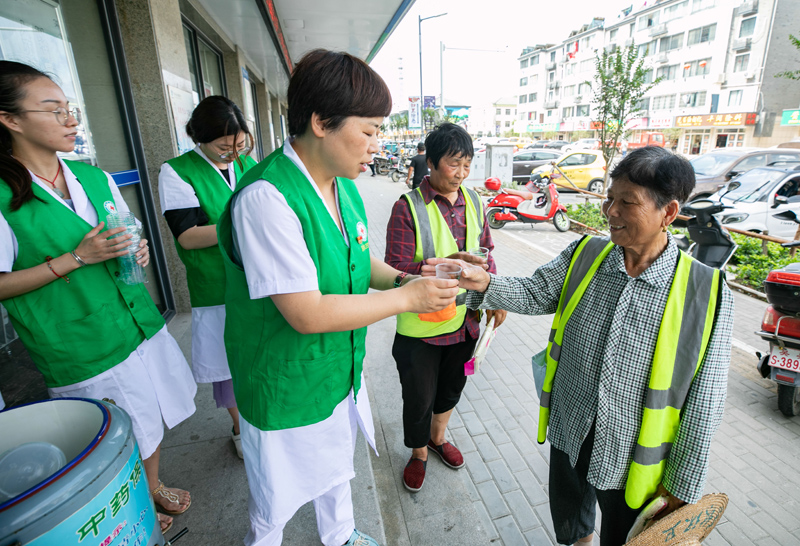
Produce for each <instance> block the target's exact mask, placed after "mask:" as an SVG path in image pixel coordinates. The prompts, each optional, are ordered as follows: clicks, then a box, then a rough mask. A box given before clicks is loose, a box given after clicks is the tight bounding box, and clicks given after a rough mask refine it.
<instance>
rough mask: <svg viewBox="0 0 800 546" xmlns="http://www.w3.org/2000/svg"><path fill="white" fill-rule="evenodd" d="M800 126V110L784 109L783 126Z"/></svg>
mask: <svg viewBox="0 0 800 546" xmlns="http://www.w3.org/2000/svg"><path fill="white" fill-rule="evenodd" d="M797 126H800V110H784V111H783V115H782V116H781V127H797Z"/></svg>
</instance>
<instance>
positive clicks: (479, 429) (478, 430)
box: [458, 411, 486, 436]
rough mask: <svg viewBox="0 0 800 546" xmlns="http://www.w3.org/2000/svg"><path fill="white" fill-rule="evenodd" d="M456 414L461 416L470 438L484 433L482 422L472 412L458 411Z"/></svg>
mask: <svg viewBox="0 0 800 546" xmlns="http://www.w3.org/2000/svg"><path fill="white" fill-rule="evenodd" d="M458 413H459V414H460V415H461V420H462V421H463V422H464V425H465V426H466V427H467V430H468V431H469V433H470V434H471V435H472V436H476V435H478V434H485V433H486V428H484V426H483V422H482V421H481V419H480V418H479V417H478V416H477V415H476V414H475V412H474V411H468V412H462V411H459V412H458Z"/></svg>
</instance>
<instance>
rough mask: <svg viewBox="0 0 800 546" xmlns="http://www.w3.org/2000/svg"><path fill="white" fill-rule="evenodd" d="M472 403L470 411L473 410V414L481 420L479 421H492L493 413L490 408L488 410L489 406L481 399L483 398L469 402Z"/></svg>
mask: <svg viewBox="0 0 800 546" xmlns="http://www.w3.org/2000/svg"><path fill="white" fill-rule="evenodd" d="M470 402H471V403H472V409H473V410H475V413H477V414H478V416H479V417H480V418H481V421H486V420H488V419H492V418H493V417H494V413H492V410H491V408H489V404H487V403H486V400H484V399H483V396H481V397H480V398H478V399H476V400H470Z"/></svg>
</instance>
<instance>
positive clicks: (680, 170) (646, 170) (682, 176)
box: [611, 146, 695, 208]
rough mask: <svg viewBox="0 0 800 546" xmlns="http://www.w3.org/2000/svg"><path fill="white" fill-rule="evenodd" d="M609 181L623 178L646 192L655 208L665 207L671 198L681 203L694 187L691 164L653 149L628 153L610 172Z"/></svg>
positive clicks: (640, 149)
mask: <svg viewBox="0 0 800 546" xmlns="http://www.w3.org/2000/svg"><path fill="white" fill-rule="evenodd" d="M611 178H626V179H627V180H630V181H631V182H633V183H634V184H636V185H637V186H642V187H643V188H645V189H647V191H648V193H649V194H650V197H651V198H652V199H653V201H654V202H655V204H656V206H657V207H658V208H662V207H665V206H666V205H667V203H669V202H670V201H672V200H673V199H674V200H676V201H678V203H680V204H681V205H682V204H684V203H685V202H686V201H687V200H688V199H689V196H690V195H691V194H692V191H693V190H694V184H695V176H694V169H693V168H692V164H691V163H689V161H688V160H686V159H684V158H683V157H681V156H679V155H676V154H674V153H672V152H671V151H669V150H667V149H666V148H659V147H657V146H646V147H644V148H639V149H637V150H634V151H632V152H628V155H626V156H625V157H624V158H623V159H622V161H620V162H619V164H617V166H616V167H614V170H613V171H611Z"/></svg>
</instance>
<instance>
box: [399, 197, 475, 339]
mask: <svg viewBox="0 0 800 546" xmlns="http://www.w3.org/2000/svg"><path fill="white" fill-rule="evenodd" d="M461 193H462V195H463V197H464V202H465V204H466V210H465V216H466V220H467V234H466V241H465V245H464V246H465V250H469V249H471V248H477V247H479V246H480V238H481V233H482V232H483V203H482V202H481V198H480V196H479V195H478V194H477V193H475V191H473V190H471V189H469V188H465V187H463V186H462V187H461ZM403 198H405V199H406V200H407V201H408V204H409V209H410V210H411V217H412V218H413V219H414V230H415V235H416V250H415V252H414V261H415V262H421V261H423V260H427V259H428V258H436V257H439V258H441V257H445V256H450V255H451V254H453V253H455V252H458V251H459V248H458V244H457V243H456V240H455V239H454V238H453V234H452V232H451V231H450V228H449V227H448V225H447V221H446V220H445V219H444V217H443V216H442V212H441V211H440V210H439V206H438V205H437V204H436V202H435V201H434V200H433V199H431V201H430V203H428V204H427V205H426V204H425V198H424V197H422V191H421V190H420V189H419V188H417V189H415V190H412V191H410V192H408V193H407V194H405V195H403ZM466 300H467V298H466V290H464V289H461V290H459V291H458V296H457V297H456V306H455V307H456V311H455V316H453V317H452V318H449V319H447V320H442V321H435V320H433V319H435V318H436V317H437V315H438V316H441V314H440V313H441V312H439V313H427V314H421V315H419V314H417V313H401V314H399V315H397V333H399V334H402V335H404V336H408V337H416V338H426V337H434V336H438V335H442V334H449V333H451V332H455V331H456V330H458V329H459V328H461V325H462V324H464V317H465V316H466V314H467V306H466Z"/></svg>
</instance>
